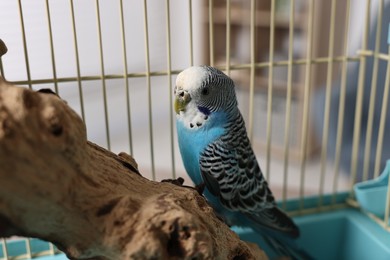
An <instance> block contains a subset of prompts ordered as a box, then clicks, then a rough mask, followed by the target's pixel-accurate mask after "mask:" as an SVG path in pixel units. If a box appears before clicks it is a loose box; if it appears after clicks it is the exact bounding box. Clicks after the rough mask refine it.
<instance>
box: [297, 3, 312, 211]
mask: <svg viewBox="0 0 390 260" xmlns="http://www.w3.org/2000/svg"><path fill="white" fill-rule="evenodd" d="M314 3H315V2H314V0H310V1H309V16H308V26H307V27H308V29H307V50H306V59H305V65H306V67H305V79H304V90H303V115H302V119H303V122H302V134H301V137H300V140H301V143H300V147H301V156H300V158H301V160H300V169H301V172H300V183H299V209H300V210H303V208H304V196H305V177H306V153H307V149H306V147H307V142H308V137H307V136H308V128H309V107H310V92H311V89H310V88H311V87H310V81H311V72H312V55H313V54H312V48H313V27H314V25H313V21H314Z"/></svg>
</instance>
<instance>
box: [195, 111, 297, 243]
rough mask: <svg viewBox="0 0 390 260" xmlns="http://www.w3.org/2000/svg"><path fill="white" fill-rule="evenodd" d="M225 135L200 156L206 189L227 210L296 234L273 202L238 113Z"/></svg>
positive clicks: (261, 223)
mask: <svg viewBox="0 0 390 260" xmlns="http://www.w3.org/2000/svg"><path fill="white" fill-rule="evenodd" d="M228 129H230V130H229V131H228V132H227V134H225V135H223V136H222V137H220V138H219V139H217V140H216V141H214V142H213V143H211V144H209V145H208V146H207V147H206V149H205V150H204V152H203V153H202V154H201V156H200V169H201V173H202V177H203V180H204V182H205V184H206V187H207V189H208V190H209V191H210V192H211V193H212V194H213V195H214V196H216V197H218V198H219V199H220V202H221V203H222V205H223V206H225V207H226V208H227V209H229V210H232V211H240V212H242V213H244V214H245V215H246V216H247V217H248V218H249V219H251V220H252V221H253V222H254V223H255V224H256V225H259V226H260V227H267V228H271V229H276V230H279V231H282V232H286V233H289V234H290V235H292V236H298V234H299V231H298V228H297V227H296V226H295V224H294V223H293V222H292V220H291V219H290V218H289V217H288V216H287V215H286V214H285V213H283V212H282V211H281V210H279V209H278V208H277V206H276V204H275V199H274V197H273V195H272V193H271V191H270V189H269V188H268V184H267V182H266V180H265V179H264V177H263V174H262V172H261V170H260V167H259V165H258V163H257V160H256V157H255V155H254V153H253V150H252V148H251V145H250V142H249V139H248V137H247V134H246V130H245V125H244V121H243V119H242V117H241V115H239V116H238V117H237V118H236V119H235V120H234V125H233V124H232V125H229V127H228Z"/></svg>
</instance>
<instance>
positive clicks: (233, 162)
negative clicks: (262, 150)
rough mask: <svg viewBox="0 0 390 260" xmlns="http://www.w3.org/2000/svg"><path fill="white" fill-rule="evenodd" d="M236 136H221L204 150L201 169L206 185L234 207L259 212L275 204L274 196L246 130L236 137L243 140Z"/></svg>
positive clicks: (225, 204) (226, 204) (232, 208)
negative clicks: (242, 135)
mask: <svg viewBox="0 0 390 260" xmlns="http://www.w3.org/2000/svg"><path fill="white" fill-rule="evenodd" d="M226 137H227V136H226ZM232 138H234V137H231V136H230V137H227V138H226V139H230V140H223V139H225V138H221V139H218V140H217V141H215V142H214V143H212V144H210V145H208V146H207V148H206V149H205V151H204V152H203V153H202V155H201V157H200V169H201V173H202V177H203V179H204V181H205V184H206V187H207V188H208V190H209V191H210V192H211V193H212V194H213V195H215V196H217V197H219V198H220V200H221V203H222V204H223V205H224V206H225V207H227V208H228V209H231V210H233V211H237V210H238V211H243V212H257V211H260V210H262V209H265V208H270V207H274V205H275V201H274V197H273V195H272V193H271V191H270V190H269V188H268V185H267V182H266V181H265V179H264V177H263V175H262V173H261V170H260V167H259V165H258V163H257V161H256V158H255V155H254V153H253V151H252V148H251V146H250V143H249V140H248V138H247V136H246V134H245V136H244V137H242V138H237V137H236V138H237V139H239V140H232ZM232 141H234V142H232Z"/></svg>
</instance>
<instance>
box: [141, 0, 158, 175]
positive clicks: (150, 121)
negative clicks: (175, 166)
mask: <svg viewBox="0 0 390 260" xmlns="http://www.w3.org/2000/svg"><path fill="white" fill-rule="evenodd" d="M144 33H145V35H144V37H145V38H144V42H145V65H146V87H147V90H148V109H149V116H148V119H149V142H150V162H151V171H152V179H153V180H155V179H156V171H155V164H154V142H153V117H152V116H153V115H152V86H151V82H150V81H151V79H150V57H149V53H150V50H149V26H148V9H147V1H146V0H144Z"/></svg>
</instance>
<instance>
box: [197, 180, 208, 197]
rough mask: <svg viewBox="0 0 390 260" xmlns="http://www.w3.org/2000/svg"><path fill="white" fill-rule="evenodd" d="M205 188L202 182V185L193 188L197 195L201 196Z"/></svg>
mask: <svg viewBox="0 0 390 260" xmlns="http://www.w3.org/2000/svg"><path fill="white" fill-rule="evenodd" d="M205 187H206V184H205V183H204V182H202V183H200V184H198V185H196V186H195V190H196V191H197V192H198V193H199V195H201V196H202V195H203V192H204V188H205Z"/></svg>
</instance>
